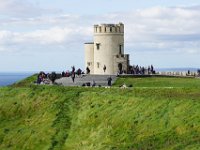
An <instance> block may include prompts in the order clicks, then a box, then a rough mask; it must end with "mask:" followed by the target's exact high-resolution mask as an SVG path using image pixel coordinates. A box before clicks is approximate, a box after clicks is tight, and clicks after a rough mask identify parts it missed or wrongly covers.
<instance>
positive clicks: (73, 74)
mask: <svg viewBox="0 0 200 150" xmlns="http://www.w3.org/2000/svg"><path fill="white" fill-rule="evenodd" d="M74 80H75V72H72V81H73V83H74Z"/></svg>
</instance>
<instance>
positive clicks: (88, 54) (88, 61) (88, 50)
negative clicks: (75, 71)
mask: <svg viewBox="0 0 200 150" xmlns="http://www.w3.org/2000/svg"><path fill="white" fill-rule="evenodd" d="M84 46H85V69H86V68H87V67H88V68H89V69H90V74H94V43H85V45H84Z"/></svg>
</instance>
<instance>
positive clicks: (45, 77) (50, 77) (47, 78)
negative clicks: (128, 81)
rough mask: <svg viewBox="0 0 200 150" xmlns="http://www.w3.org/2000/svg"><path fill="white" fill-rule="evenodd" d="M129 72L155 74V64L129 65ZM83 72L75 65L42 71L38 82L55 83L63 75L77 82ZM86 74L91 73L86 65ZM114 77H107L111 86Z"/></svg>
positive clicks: (93, 83) (92, 84)
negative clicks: (60, 70) (76, 79)
mask: <svg viewBox="0 0 200 150" xmlns="http://www.w3.org/2000/svg"><path fill="white" fill-rule="evenodd" d="M105 70H106V66H104V72H105ZM120 73H122V74H123V73H126V72H120ZM128 73H129V74H135V75H146V74H155V70H154V67H153V65H151V66H148V67H147V68H145V67H141V66H138V65H136V66H129V71H128ZM83 74H85V73H84V72H83V71H82V70H81V69H80V68H78V69H77V70H76V69H75V66H72V67H71V71H68V70H67V71H66V72H64V71H63V72H62V73H61V74H57V73H56V72H52V73H51V74H49V73H48V74H46V73H45V72H43V71H41V72H40V73H39V74H38V76H37V81H36V83H37V84H55V80H56V79H58V78H61V77H71V79H72V82H73V83H74V82H75V78H76V77H82V76H83ZM86 74H90V69H89V67H86ZM111 82H112V78H111V77H109V78H108V79H107V85H108V86H111V85H112V84H111ZM90 85H91V86H96V82H95V81H94V80H93V81H92V82H91V83H90Z"/></svg>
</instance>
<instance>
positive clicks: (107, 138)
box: [0, 76, 200, 150]
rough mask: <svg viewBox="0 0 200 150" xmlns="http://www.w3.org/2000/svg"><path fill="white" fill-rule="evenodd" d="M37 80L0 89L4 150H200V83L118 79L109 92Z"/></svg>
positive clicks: (0, 144)
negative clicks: (33, 82) (125, 86)
mask: <svg viewBox="0 0 200 150" xmlns="http://www.w3.org/2000/svg"><path fill="white" fill-rule="evenodd" d="M34 78H35V76H32V77H30V78H28V79H26V80H24V81H21V82H19V83H17V84H15V85H13V86H10V87H4V88H0V149H1V150H7V149H9V150H14V149H18V150H25V149H27V150H28V149H29V150H31V149H32V150H54V149H55V150H147V149H148V150H149V149H152V150H157V149H164V150H170V149H174V150H180V149H185V150H198V149H200V79H187V78H158V77H155V78H120V79H118V80H117V82H116V83H115V87H112V88H110V89H105V88H82V87H61V86H37V85H32V84H30V83H31V82H32V81H33V80H35V79H34ZM123 83H126V84H132V85H133V88H128V89H120V88H118V86H119V85H121V84H123Z"/></svg>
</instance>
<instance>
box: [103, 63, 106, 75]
mask: <svg viewBox="0 0 200 150" xmlns="http://www.w3.org/2000/svg"><path fill="white" fill-rule="evenodd" d="M103 71H104V73H105V72H106V65H104V66H103Z"/></svg>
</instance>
